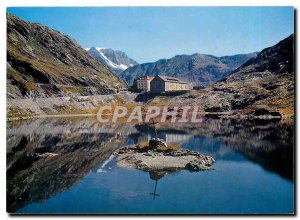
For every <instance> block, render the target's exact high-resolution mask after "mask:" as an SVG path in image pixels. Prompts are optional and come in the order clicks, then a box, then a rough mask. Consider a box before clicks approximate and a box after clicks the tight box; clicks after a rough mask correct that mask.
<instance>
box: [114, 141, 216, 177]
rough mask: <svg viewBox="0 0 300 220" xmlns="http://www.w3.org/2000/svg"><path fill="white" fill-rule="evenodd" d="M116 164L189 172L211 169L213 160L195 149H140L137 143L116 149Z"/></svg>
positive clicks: (127, 166)
mask: <svg viewBox="0 0 300 220" xmlns="http://www.w3.org/2000/svg"><path fill="white" fill-rule="evenodd" d="M114 155H115V156H116V162H117V165H118V166H120V167H125V168H135V169H138V170H143V171H148V172H153V171H178V170H183V169H185V170H189V171H191V172H195V171H203V170H210V169H212V168H211V166H212V165H213V164H214V163H215V160H214V159H213V158H212V157H210V156H206V155H203V154H201V153H199V152H196V151H190V150H187V149H183V148H180V149H177V150H157V149H146V150H145V149H141V148H139V147H137V145H135V146H134V145H130V146H126V147H123V148H120V149H119V150H117V151H116V152H115V153H114Z"/></svg>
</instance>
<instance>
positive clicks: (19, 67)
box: [7, 13, 126, 98]
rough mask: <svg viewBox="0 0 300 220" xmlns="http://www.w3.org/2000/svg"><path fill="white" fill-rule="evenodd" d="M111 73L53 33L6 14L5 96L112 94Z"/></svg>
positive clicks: (113, 78) (115, 82)
mask: <svg viewBox="0 0 300 220" xmlns="http://www.w3.org/2000/svg"><path fill="white" fill-rule="evenodd" d="M125 86H126V85H124V83H123V82H122V81H121V80H119V78H118V77H117V76H115V75H114V73H112V72H110V71H109V70H108V69H107V68H105V67H104V66H103V65H101V64H99V62H97V61H96V60H95V59H93V58H92V57H90V56H89V54H88V53H87V52H86V51H85V50H84V49H83V48H81V46H80V45H79V44H78V43H77V42H76V41H74V40H73V39H71V38H70V37H69V36H66V35H64V34H62V33H60V32H58V31H56V30H53V29H51V28H48V27H46V26H44V25H41V24H38V23H31V22H27V21H24V20H22V19H20V18H18V17H16V16H14V15H12V14H9V13H8V14H7V97H8V98H24V97H57V96H66V95H72V94H78V95H93V94H107V93H113V92H114V89H115V88H117V87H125Z"/></svg>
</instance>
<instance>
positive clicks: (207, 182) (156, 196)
mask: <svg viewBox="0 0 300 220" xmlns="http://www.w3.org/2000/svg"><path fill="white" fill-rule="evenodd" d="M153 136H154V132H153V129H152V128H149V127H147V126H139V125H135V126H133V125H100V124H98V123H97V121H96V120H95V119H91V118H76V119H75V118H74V119H38V120H34V121H24V122H14V123H8V127H7V183H8V184H7V185H8V186H7V201H8V205H7V210H8V211H9V212H17V213H292V212H293V211H294V197H293V196H294V183H293V126H292V125H290V124H286V123H282V122H269V123H265V122H261V121H256V122H249V121H235V120H220V119H205V120H204V121H203V122H202V123H199V124H197V125H166V126H163V125H162V126H158V136H160V137H161V138H164V139H166V140H167V141H169V142H176V143H179V144H180V145H181V146H183V147H184V148H187V149H191V150H194V151H199V152H201V153H204V154H207V155H210V156H213V157H214V158H215V160H216V163H215V164H214V166H213V167H214V170H212V171H202V172H195V173H191V172H189V171H185V170H183V171H180V172H175V173H162V174H161V175H160V176H159V177H157V178H153V177H152V176H151V177H150V175H149V173H147V172H143V171H139V170H135V169H126V168H120V167H117V166H116V164H115V161H114V158H113V157H111V154H112V152H114V151H115V150H116V149H118V148H119V147H121V146H125V145H128V144H133V143H137V142H139V141H141V140H148V139H149V138H151V137H153ZM155 186H156V189H155Z"/></svg>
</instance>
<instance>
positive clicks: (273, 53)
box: [228, 35, 294, 81]
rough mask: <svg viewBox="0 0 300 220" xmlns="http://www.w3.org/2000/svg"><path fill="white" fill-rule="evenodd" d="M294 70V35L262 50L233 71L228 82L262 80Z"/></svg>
mask: <svg viewBox="0 0 300 220" xmlns="http://www.w3.org/2000/svg"><path fill="white" fill-rule="evenodd" d="M293 70H294V35H290V36H289V37H287V38H285V39H284V40H282V41H280V42H279V43H277V44H276V45H274V46H272V47H269V48H266V49H264V50H262V51H261V52H260V53H259V54H258V55H257V56H256V57H253V58H251V59H250V60H248V61H247V62H245V63H244V64H243V65H242V66H241V67H239V68H238V69H236V70H235V71H233V72H232V73H231V74H230V76H229V77H228V81H233V80H241V79H242V80H245V79H251V78H264V77H266V76H269V75H280V74H282V73H292V72H293Z"/></svg>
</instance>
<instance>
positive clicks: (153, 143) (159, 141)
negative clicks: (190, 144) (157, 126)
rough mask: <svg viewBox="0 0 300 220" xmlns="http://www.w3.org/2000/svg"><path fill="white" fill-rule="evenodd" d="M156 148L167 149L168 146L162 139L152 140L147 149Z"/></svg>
mask: <svg viewBox="0 0 300 220" xmlns="http://www.w3.org/2000/svg"><path fill="white" fill-rule="evenodd" d="M157 147H165V148H167V147H168V146H167V143H166V142H165V141H164V140H163V139H160V138H152V139H151V140H150V141H149V149H151V150H154V149H156V148H157Z"/></svg>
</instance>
